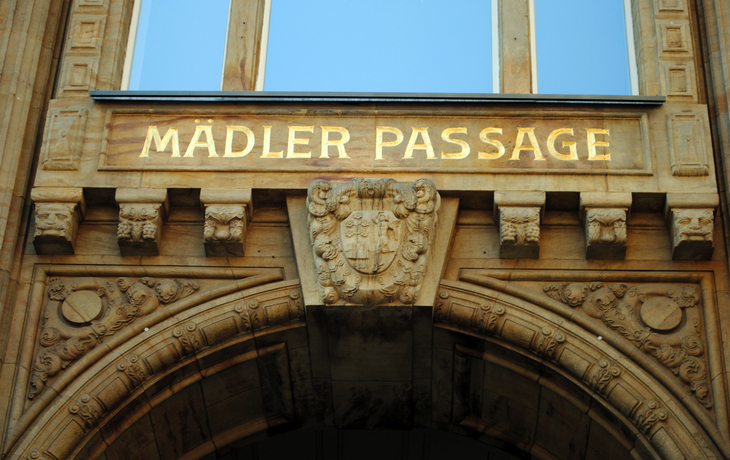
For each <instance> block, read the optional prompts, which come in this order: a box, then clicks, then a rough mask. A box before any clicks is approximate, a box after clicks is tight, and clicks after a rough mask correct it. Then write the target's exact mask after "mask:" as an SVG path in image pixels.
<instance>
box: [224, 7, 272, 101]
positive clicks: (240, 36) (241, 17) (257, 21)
mask: <svg viewBox="0 0 730 460" xmlns="http://www.w3.org/2000/svg"><path fill="white" fill-rule="evenodd" d="M265 9H266V0H255V1H246V2H240V1H232V2H231V8H230V17H229V18H228V36H227V37H226V53H225V58H224V60H223V78H222V83H221V89H222V90H223V91H254V90H255V89H256V84H257V80H258V79H259V66H260V65H262V64H261V61H262V59H261V58H262V56H261V50H262V39H263V38H265V37H263V32H264V16H265V14H264V13H265ZM264 49H265V48H264Z"/></svg>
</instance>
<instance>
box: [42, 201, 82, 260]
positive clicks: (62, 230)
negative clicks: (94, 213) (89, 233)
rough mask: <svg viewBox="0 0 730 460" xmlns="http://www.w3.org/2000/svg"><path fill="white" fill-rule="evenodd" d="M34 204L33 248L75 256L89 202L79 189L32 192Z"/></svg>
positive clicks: (49, 252) (43, 252) (49, 253)
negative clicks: (79, 233)
mask: <svg viewBox="0 0 730 460" xmlns="http://www.w3.org/2000/svg"><path fill="white" fill-rule="evenodd" d="M30 197H31V199H32V200H33V202H35V235H34V237H33V246H34V247H35V250H36V252H37V253H38V254H44V255H46V254H48V255H53V254H66V255H67V254H73V253H74V247H75V244H76V235H77V233H78V229H79V224H80V223H81V221H82V220H83V219H84V214H85V212H86V202H85V200H84V192H83V189H80V188H45V187H43V188H40V187H36V188H34V189H32V190H31V192H30Z"/></svg>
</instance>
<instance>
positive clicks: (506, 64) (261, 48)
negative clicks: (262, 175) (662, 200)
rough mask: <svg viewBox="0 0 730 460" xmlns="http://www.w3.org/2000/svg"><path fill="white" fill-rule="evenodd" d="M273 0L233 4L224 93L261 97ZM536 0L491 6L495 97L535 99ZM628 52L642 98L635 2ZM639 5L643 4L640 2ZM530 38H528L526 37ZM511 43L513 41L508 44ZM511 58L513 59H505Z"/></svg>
mask: <svg viewBox="0 0 730 460" xmlns="http://www.w3.org/2000/svg"><path fill="white" fill-rule="evenodd" d="M272 1H274V0H253V1H246V2H241V1H237V0H230V4H229V14H228V24H227V29H226V45H225V53H224V57H223V71H222V76H221V88H220V90H221V91H263V90H264V81H265V76H266V56H267V45H268V37H269V25H270V19H271V5H272ZM534 1H535V0H490V2H491V8H492V24H491V30H492V77H493V78H492V80H493V84H492V86H493V87H492V91H493V93H495V94H537V93H538V78H537V47H536V40H535V3H534ZM622 1H623V6H624V25H625V27H626V41H627V44H628V45H627V48H628V60H629V62H628V65H629V79H630V92H631V94H630V95H632V96H635V95H639V94H640V90H639V70H638V64H637V53H636V47H637V42H636V40H635V37H634V20H635V18H634V13H633V10H632V6H633V5H632V2H635V1H636V0H622ZM640 1H641V0H639V2H640ZM141 3H142V0H133V12H132V20H131V24H130V28H129V35H128V37H127V48H126V49H127V50H134V46H135V41H136V31H137V26H138V22H139V14H140V9H141V8H140V7H141ZM525 32H527V33H525ZM508 38H509V39H508ZM133 55H134V53H133V52H131V53H126V56H125V61H124V67H123V73H122V84H121V89H123V90H125V89H128V86H129V79H130V74H131V68H132V61H133ZM504 56H510V59H504Z"/></svg>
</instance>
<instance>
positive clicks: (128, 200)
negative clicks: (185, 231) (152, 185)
mask: <svg viewBox="0 0 730 460" xmlns="http://www.w3.org/2000/svg"><path fill="white" fill-rule="evenodd" d="M116 200H117V203H119V227H117V241H118V243H119V252H120V253H121V254H122V255H123V256H157V255H159V254H160V240H161V235H162V228H163V226H164V224H165V219H166V217H167V214H168V212H169V209H170V202H169V201H168V198H167V190H166V189H149V188H147V189H146V188H120V189H117V192H116Z"/></svg>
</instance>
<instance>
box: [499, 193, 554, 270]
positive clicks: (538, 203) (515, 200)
mask: <svg viewBox="0 0 730 460" xmlns="http://www.w3.org/2000/svg"><path fill="white" fill-rule="evenodd" d="M544 207H545V192H494V212H495V220H496V221H498V222H499V257H500V258H502V259H537V258H538V257H539V255H540V215H541V214H542V211H543V209H544Z"/></svg>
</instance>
